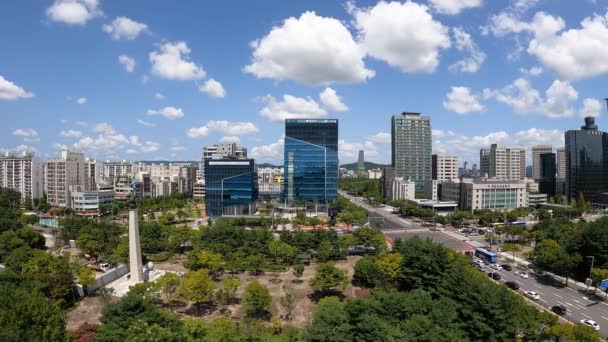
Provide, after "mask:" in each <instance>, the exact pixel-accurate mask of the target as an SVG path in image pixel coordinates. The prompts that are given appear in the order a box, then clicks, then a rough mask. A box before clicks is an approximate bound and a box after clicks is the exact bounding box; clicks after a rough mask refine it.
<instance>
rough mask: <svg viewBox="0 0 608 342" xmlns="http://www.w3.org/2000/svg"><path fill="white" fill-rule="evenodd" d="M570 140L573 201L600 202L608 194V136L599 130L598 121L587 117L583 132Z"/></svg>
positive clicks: (571, 134) (568, 173)
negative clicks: (582, 198) (604, 194)
mask: <svg viewBox="0 0 608 342" xmlns="http://www.w3.org/2000/svg"><path fill="white" fill-rule="evenodd" d="M565 137H566V193H567V195H568V198H569V199H571V200H572V199H578V196H579V193H582V194H583V196H584V197H585V201H591V202H592V203H593V202H598V201H600V195H601V194H602V193H606V192H608V133H606V132H602V131H600V130H598V128H597V125H596V124H595V118H593V117H586V118H585V125H584V126H582V127H581V129H580V130H569V131H567V132H566V133H565Z"/></svg>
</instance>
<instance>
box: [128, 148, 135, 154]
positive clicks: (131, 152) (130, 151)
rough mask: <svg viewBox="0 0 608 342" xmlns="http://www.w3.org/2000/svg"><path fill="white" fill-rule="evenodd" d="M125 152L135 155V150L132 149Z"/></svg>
mask: <svg viewBox="0 0 608 342" xmlns="http://www.w3.org/2000/svg"><path fill="white" fill-rule="evenodd" d="M126 152H127V154H137V150H136V149H134V148H130V149H128V150H127V151H126Z"/></svg>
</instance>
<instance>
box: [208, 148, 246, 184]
mask: <svg viewBox="0 0 608 342" xmlns="http://www.w3.org/2000/svg"><path fill="white" fill-rule="evenodd" d="M210 159H247V149H246V148H244V147H239V146H237V144H236V143H233V142H232V143H221V144H215V145H211V146H206V147H204V148H203V158H202V159H201V164H202V168H201V170H200V174H201V178H202V179H205V160H210Z"/></svg>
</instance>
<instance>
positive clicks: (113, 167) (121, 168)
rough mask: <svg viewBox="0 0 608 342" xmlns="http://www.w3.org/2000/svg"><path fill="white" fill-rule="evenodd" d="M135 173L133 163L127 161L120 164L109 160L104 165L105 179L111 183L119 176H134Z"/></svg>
mask: <svg viewBox="0 0 608 342" xmlns="http://www.w3.org/2000/svg"><path fill="white" fill-rule="evenodd" d="M134 173H135V171H134V168H133V163H131V162H129V161H126V160H123V161H119V162H113V161H109V160H108V161H106V162H105V163H103V178H105V179H107V180H109V181H112V180H114V178H115V177H119V176H129V175H130V176H132V175H133V174H134Z"/></svg>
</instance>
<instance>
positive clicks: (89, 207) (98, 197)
mask: <svg viewBox="0 0 608 342" xmlns="http://www.w3.org/2000/svg"><path fill="white" fill-rule="evenodd" d="M78 190H80V189H78ZM70 197H71V201H70V208H71V209H72V210H74V212H76V214H77V215H83V216H96V215H99V214H100V212H99V206H100V205H103V204H111V203H112V202H114V189H113V188H112V187H108V186H106V187H100V188H99V189H97V190H87V191H72V192H71V193H70Z"/></svg>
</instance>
